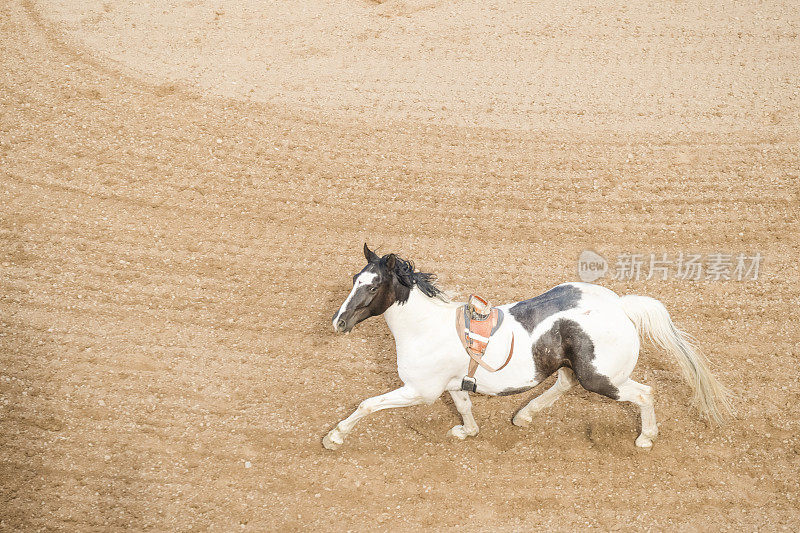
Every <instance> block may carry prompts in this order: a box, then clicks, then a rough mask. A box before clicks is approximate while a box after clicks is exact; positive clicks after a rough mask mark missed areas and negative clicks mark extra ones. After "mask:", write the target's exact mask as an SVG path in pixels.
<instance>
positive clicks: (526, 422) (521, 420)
mask: <svg viewBox="0 0 800 533" xmlns="http://www.w3.org/2000/svg"><path fill="white" fill-rule="evenodd" d="M532 421H533V418H532V417H531V416H528V415H523V414H522V413H517V414H516V415H514V418H512V419H511V423H512V424H514V425H515V426H519V427H521V428H526V427H528V426H530V425H531V422H532Z"/></svg>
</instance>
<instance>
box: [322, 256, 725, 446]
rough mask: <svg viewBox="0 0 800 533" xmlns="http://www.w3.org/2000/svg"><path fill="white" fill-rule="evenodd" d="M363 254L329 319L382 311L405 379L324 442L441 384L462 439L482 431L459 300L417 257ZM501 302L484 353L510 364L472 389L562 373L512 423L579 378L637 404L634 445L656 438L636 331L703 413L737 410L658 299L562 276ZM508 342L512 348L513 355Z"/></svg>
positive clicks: (343, 320) (531, 383)
mask: <svg viewBox="0 0 800 533" xmlns="http://www.w3.org/2000/svg"><path fill="white" fill-rule="evenodd" d="M364 256H365V257H366V259H367V265H366V266H365V267H364V268H363V269H362V270H361V271H360V272H359V273H358V274H356V275H355V276H354V277H353V289H352V290H351V291H350V294H349V295H348V296H347V299H346V300H345V301H344V303H342V305H341V307H340V308H339V310H338V311H337V312H336V314H335V315H334V316H333V321H332V323H333V328H334V329H335V330H336V331H337V332H342V333H347V332H349V331H350V330H352V329H353V326H355V325H356V324H358V323H359V322H361V321H363V320H366V319H367V318H369V317H371V316H377V315H381V314H383V315H384V316H385V317H386V323H387V324H388V325H389V329H390V330H391V332H392V335H394V338H395V342H396V347H397V369H398V372H399V374H400V379H401V380H402V381H403V384H404V385H403V386H402V387H400V388H399V389H396V390H393V391H391V392H388V393H386V394H381V395H380V396H375V397H373V398H368V399H366V400H364V401H362V402H361V404H360V405H359V406H358V409H356V410H355V412H353V414H351V415H350V416H349V417H347V418H345V419H344V420H342V421H341V422H339V423H338V424H337V425H336V427H335V428H333V429H332V430H331V431H330V432H329V433H328V434H327V435H326V436H325V437H324V439H323V441H322V442H323V445H324V446H325V447H326V448H329V449H336V448H338V447H339V446H340V445H341V444H342V443H343V442H344V438H345V437H346V436H347V435H348V434H349V433H350V432H351V431H352V430H353V426H355V424H356V422H358V421H359V420H360V419H361V418H363V417H365V416H366V415H368V414H370V413H374V412H375V411H379V410H381V409H388V408H390V407H406V406H410V405H417V404H421V403H425V404H431V403H433V402H434V401H435V400H436V399H437V398H438V397H439V396H441V394H442V393H443V392H444V391H448V392H449V393H450V395H451V396H452V398H453V402H454V403H455V406H456V408H457V409H458V412H459V413H460V414H461V418H462V421H463V423H462V424H461V425H457V426H455V427H453V428H452V429H451V430H450V431H449V433H450V434H451V435H453V436H455V437H457V438H459V439H464V438H466V437H468V436H474V435H477V434H478V425H477V424H476V423H475V418H474V417H473V416H472V403H471V401H470V398H469V394H468V393H467V392H466V391H465V390H463V389H462V381H463V379H464V376H465V375H466V374H467V368H468V365H469V361H470V357H469V356H468V355H467V353H465V351H464V345H463V344H462V342H461V339H460V338H459V333H458V331H457V329H456V327H455V324H456V314H457V312H458V309H459V308H460V307H461V306H462V304H459V303H452V302H450V301H449V299H448V298H447V297H446V296H445V295H444V293H443V292H442V291H441V290H440V289H439V288H438V287H437V286H436V285H435V284H434V279H435V276H434V275H433V274H427V273H423V272H417V271H415V270H414V265H413V263H411V262H409V261H405V260H403V259H401V258H400V257H398V256H397V255H395V254H387V255H384V256H383V257H379V256H378V255H376V254H375V253H374V252H372V251H371V250H370V249H369V248H368V247H367V245H366V244H364ZM499 309H500V310H501V311H502V312H503V313H504V314H505V320H503V322H502V324H501V325H500V327H499V328H498V329H497V331H496V332H495V333H494V334H493V335H492V336H491V342H489V343H488V347H487V349H486V352H485V354H484V356H483V360H484V361H485V362H486V363H487V365H490V367H491V368H492V369H498V368H499V367H501V365H502V364H503V362H504V361H507V363H508V364H507V365H506V366H505V367H504V368H502V370H499V371H497V372H489V371H488V370H486V369H485V368H479V369H478V370H477V373H476V374H475V379H474V386H473V388H472V390H474V391H475V392H478V393H480V394H486V395H490V396H503V395H508V394H516V393H520V392H524V391H526V390H528V389H531V388H533V387H535V386H536V385H537V384H539V383H540V382H542V381H543V380H544V379H545V378H547V377H548V376H550V375H551V374H553V373H554V372H558V379H557V381H556V382H555V384H554V385H553V386H552V387H550V388H549V389H548V390H546V391H545V392H544V393H542V394H541V395H539V396H537V397H535V398H534V399H533V400H531V401H530V402H529V403H528V404H527V405H526V406H525V407H523V408H522V409H520V410H519V411H518V412H517V413H516V415H514V418H513V420H512V423H513V424H515V425H517V426H523V427H524V426H527V425H529V424H530V423H531V421H532V416H533V414H534V413H536V412H538V411H541V410H542V409H544V408H546V407H550V406H551V405H553V403H554V402H555V401H556V400H557V399H558V398H559V397H560V396H561V395H562V394H564V393H565V392H566V391H568V390H569V389H571V388H572V387H573V386H574V385H575V384H576V383H580V385H581V386H582V387H583V388H584V389H586V390H589V391H592V392H596V393H598V394H602V395H603V396H608V397H609V398H613V399H614V400H618V401H620V402H633V403H635V404H636V405H638V406H639V409H640V410H641V417H642V424H641V427H642V431H641V434H640V435H639V436H638V438H637V439H636V445H637V446H639V447H642V448H649V447H651V446H652V445H653V439H654V438H655V437H656V435H657V434H658V427H657V426H656V416H655V412H654V410H653V397H652V394H651V389H650V387H648V386H647V385H643V384H641V383H637V382H636V381H633V380H632V379H630V375H631V372H633V368H634V366H636V361H637V360H638V358H639V345H640V342H639V334H643V335H646V336H648V337H650V339H651V340H652V341H654V342H655V344H657V345H659V346H660V347H662V348H664V349H665V350H666V351H668V352H669V353H670V354H672V356H674V357H675V359H676V360H677V362H678V364H679V366H680V367H681V369H682V371H683V374H684V377H685V378H686V380H687V381H688V382H689V384H690V385H691V387H692V389H693V390H694V397H693V402H694V405H695V406H696V407H697V408H698V409H699V411H700V412H701V414H703V415H705V416H706V417H707V418H708V419H710V420H713V421H715V422H717V423H721V422H722V421H723V418H724V415H726V414H727V413H730V411H731V408H730V404H729V402H728V396H729V392H728V391H727V389H725V387H723V386H722V385H721V384H720V383H719V382H718V381H717V380H716V379H715V378H714V376H712V375H711V373H710V372H709V369H708V365H707V361H706V359H705V358H704V357H703V355H702V354H701V353H700V352H699V351H698V350H697V348H696V347H695V345H694V343H693V342H692V339H691V337H689V336H688V335H687V334H686V333H684V332H682V331H680V330H678V329H677V328H676V327H675V326H674V325H673V323H672V320H671V319H670V316H669V313H668V312H667V310H666V308H665V307H664V305H663V304H661V302H659V301H658V300H655V299H653V298H649V297H646V296H622V297H620V296H618V295H617V294H616V293H614V292H612V291H611V290H609V289H606V288H604V287H600V286H598V285H593V284H589V283H565V284H562V285H558V286H556V287H554V288H552V289H550V290H549V291H547V292H545V293H544V294H541V295H539V296H536V297H534V298H531V299H529V300H525V301H522V302H516V303H513V304H506V305H502V306H499ZM512 338H513V339H516V342H515V343H512ZM509 347H511V350H512V352H513V353H511V358H510V359H507V358H508V357H509V349H510V348H509Z"/></svg>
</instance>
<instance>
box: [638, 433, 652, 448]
mask: <svg viewBox="0 0 800 533" xmlns="http://www.w3.org/2000/svg"><path fill="white" fill-rule="evenodd" d="M636 446H638V447H639V448H642V449H643V450H649V449H650V448H652V447H653V441H652V440H650V439H648V438H647V437H645V436H644V435H639V436H638V437H636Z"/></svg>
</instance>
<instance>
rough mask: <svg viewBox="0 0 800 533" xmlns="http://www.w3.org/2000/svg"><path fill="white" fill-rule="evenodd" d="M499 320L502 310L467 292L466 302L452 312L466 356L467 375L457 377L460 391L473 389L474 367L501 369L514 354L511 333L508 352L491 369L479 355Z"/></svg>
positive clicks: (501, 320) (498, 324) (476, 368)
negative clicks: (503, 359)
mask: <svg viewBox="0 0 800 533" xmlns="http://www.w3.org/2000/svg"><path fill="white" fill-rule="evenodd" d="M502 323H503V311H501V310H500V309H496V308H493V307H492V305H491V304H490V303H489V302H487V301H486V300H484V299H483V298H481V297H480V296H477V295H475V294H470V296H469V300H468V301H467V303H466V304H464V305H463V306H461V307H459V308H458V310H457V311H456V332H457V333H458V338H459V339H461V344H463V345H464V350H465V351H466V352H467V355H469V357H470V362H469V367H468V371H467V375H466V376H464V379H462V380H461V390H465V391H470V392H475V391H476V390H477V388H478V383H477V381H475V372H476V371H477V370H478V366H480V367H481V368H484V369H485V370H488V371H489V372H498V371H500V370H502V369H503V368H505V366H506V365H507V364H508V362H509V361H511V354H513V353H514V334H513V333H512V334H511V349H510V350H509V351H508V357H507V358H506V362H505V363H503V364H502V365H501V366H500V367H499V368H492V367H490V366H489V365H487V364H486V363H484V362H483V360H482V359H483V355H484V354H485V353H486V348H488V347H489V340H490V339H491V337H492V335H494V333H495V332H496V331H497V330H498V329H499V328H500V324H502Z"/></svg>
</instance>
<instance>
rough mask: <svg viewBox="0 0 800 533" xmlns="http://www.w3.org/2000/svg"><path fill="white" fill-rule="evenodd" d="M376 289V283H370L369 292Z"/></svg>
mask: <svg viewBox="0 0 800 533" xmlns="http://www.w3.org/2000/svg"><path fill="white" fill-rule="evenodd" d="M377 290H378V287H377V286H376V285H372V286H370V288H369V292H375V291H377Z"/></svg>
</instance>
